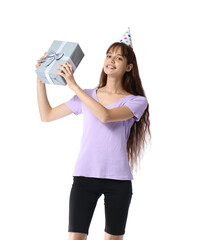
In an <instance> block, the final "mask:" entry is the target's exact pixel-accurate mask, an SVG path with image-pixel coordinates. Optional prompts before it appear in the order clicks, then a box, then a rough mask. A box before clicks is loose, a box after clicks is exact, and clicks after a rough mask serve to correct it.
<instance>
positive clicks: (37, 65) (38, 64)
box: [35, 52, 47, 68]
mask: <svg viewBox="0 0 203 240" xmlns="http://www.w3.org/2000/svg"><path fill="white" fill-rule="evenodd" d="M46 53H47V52H45V53H44V56H42V57H41V58H40V60H41V59H44V58H46V57H45V55H46ZM40 64H41V63H40V62H37V64H36V65H35V67H36V68H38V67H39V66H40Z"/></svg>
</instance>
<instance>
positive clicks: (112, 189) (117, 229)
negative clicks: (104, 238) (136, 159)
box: [104, 180, 133, 235]
mask: <svg viewBox="0 0 203 240" xmlns="http://www.w3.org/2000/svg"><path fill="white" fill-rule="evenodd" d="M106 183H107V182H106ZM107 184H108V186H106V188H105V189H106V191H105V192H104V196H105V198H104V205H105V220H106V222H105V232H107V233H109V234H112V235H123V234H124V233H125V226H126V222H127V216H128V210H129V206H130V202H131V198H132V195H133V191H132V182H131V181H130V180H126V181H121V180H112V181H109V182H108V183H107Z"/></svg>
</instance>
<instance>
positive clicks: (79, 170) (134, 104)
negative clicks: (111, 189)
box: [65, 87, 148, 180]
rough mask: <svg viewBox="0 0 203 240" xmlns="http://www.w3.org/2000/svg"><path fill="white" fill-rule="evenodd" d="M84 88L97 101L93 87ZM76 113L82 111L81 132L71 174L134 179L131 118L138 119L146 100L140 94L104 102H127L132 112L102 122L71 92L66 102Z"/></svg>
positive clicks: (121, 103) (118, 104)
mask: <svg viewBox="0 0 203 240" xmlns="http://www.w3.org/2000/svg"><path fill="white" fill-rule="evenodd" d="M97 89H98V88H97V87H96V88H94V89H83V90H84V91H85V92H86V93H87V94H88V95H89V96H91V97H92V98H94V99H95V100H96V101H97V102H99V101H98V98H97V95H96V90H97ZM65 104H66V106H67V107H68V108H70V109H71V110H72V112H73V113H74V114H75V115H78V114H81V113H83V136H82V139H81V144H80V152H79V154H78V157H77V161H76V164H75V168H74V172H73V175H72V176H85V177H95V178H108V179H117V180H133V179H134V178H133V175H132V172H131V169H130V166H129V163H128V157H127V141H128V137H129V135H130V128H131V126H132V124H133V123H134V121H139V120H140V118H141V116H142V114H143V112H144V110H145V109H146V107H147V105H148V102H147V99H146V98H145V97H143V96H135V95H128V96H125V97H123V98H122V99H120V100H117V101H116V102H114V103H112V104H110V105H109V106H107V107H106V108H107V109H111V108H115V107H120V106H123V105H125V106H127V107H128V108H129V109H130V110H131V111H132V112H133V114H134V116H133V117H132V118H130V119H128V120H125V121H118V122H106V123H103V122H101V121H100V120H99V119H98V118H97V117H96V116H95V115H94V114H93V113H92V112H91V111H90V110H89V108H88V107H87V106H86V105H85V104H84V103H83V102H82V101H81V100H80V98H79V97H78V96H77V95H74V96H73V97H72V98H71V99H70V100H68V101H67V102H65Z"/></svg>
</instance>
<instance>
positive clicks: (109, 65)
mask: <svg viewBox="0 0 203 240" xmlns="http://www.w3.org/2000/svg"><path fill="white" fill-rule="evenodd" d="M106 67H107V68H108V69H115V67H114V66H113V65H111V64H108V65H107V66H106Z"/></svg>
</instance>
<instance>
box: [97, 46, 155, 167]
mask: <svg viewBox="0 0 203 240" xmlns="http://www.w3.org/2000/svg"><path fill="white" fill-rule="evenodd" d="M119 47H120V49H121V54H122V55H123V56H124V57H126V58H127V64H130V63H132V64H133V68H132V70H131V71H130V72H125V74H124V76H123V80H122V86H123V89H125V90H126V91H127V92H129V93H131V94H134V95H140V96H144V97H146V95H145V92H144V89H143V86H142V82H141V79H140V76H139V70H138V66H137V60H136V56H135V53H134V51H133V49H132V48H131V47H130V46H128V45H127V44H125V43H122V42H115V43H113V44H111V46H110V47H109V48H108V49H107V51H106V54H107V53H108V52H109V51H110V50H112V51H113V50H114V49H115V48H119ZM106 82H107V74H106V73H105V72H104V68H103V69H102V72H101V76H100V81H99V86H98V88H101V87H104V86H105V85H106ZM147 132H148V134H149V136H150V140H151V132H150V120H149V103H148V105H147V108H146V109H145V111H144V113H143V115H142V117H141V118H140V120H139V122H136V121H135V122H134V123H133V125H132V127H131V130H130V135H129V138H128V142H127V154H128V162H129V165H130V168H131V171H133V169H134V167H135V166H136V168H135V170H136V171H137V166H138V159H139V162H140V158H141V155H142V152H143V151H144V148H145V144H146V135H147Z"/></svg>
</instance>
